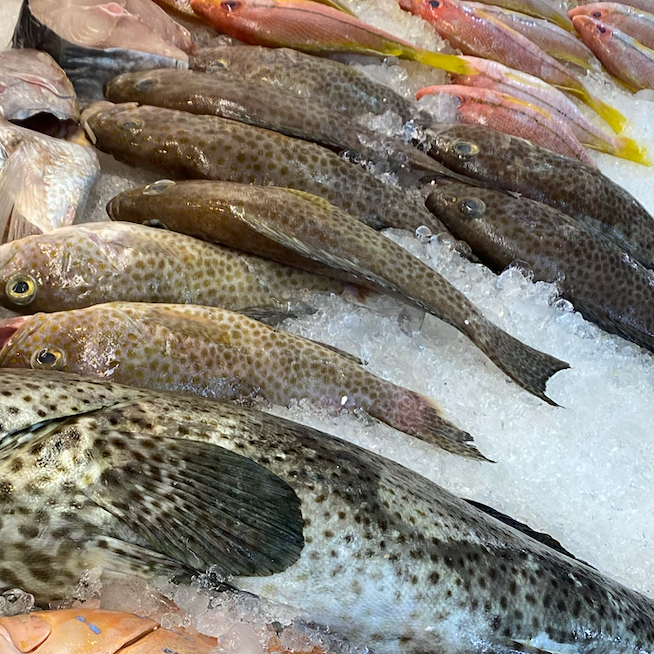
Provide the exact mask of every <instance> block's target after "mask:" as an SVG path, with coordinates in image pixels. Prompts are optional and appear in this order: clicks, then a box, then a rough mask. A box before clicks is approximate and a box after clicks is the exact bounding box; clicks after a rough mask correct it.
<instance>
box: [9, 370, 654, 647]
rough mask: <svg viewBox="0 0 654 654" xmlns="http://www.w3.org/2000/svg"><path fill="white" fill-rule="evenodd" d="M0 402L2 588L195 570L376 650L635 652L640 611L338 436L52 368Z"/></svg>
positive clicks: (617, 589)
mask: <svg viewBox="0 0 654 654" xmlns="http://www.w3.org/2000/svg"><path fill="white" fill-rule="evenodd" d="M0 398H1V399H0V423H1V430H0V439H1V440H0V455H1V456H0V500H1V501H0V517H1V518H2V523H1V527H0V537H1V538H2V544H3V546H2V548H1V549H0V585H1V586H2V588H3V589H6V588H22V589H23V590H25V591H27V592H31V593H33V594H34V595H35V596H36V599H37V601H38V602H40V603H43V602H46V601H48V600H50V599H56V598H58V597H61V596H62V595H63V594H64V593H65V592H66V591H67V590H68V589H69V588H70V587H71V586H72V585H74V584H75V583H76V582H77V580H78V578H79V576H80V575H81V574H82V573H83V572H84V571H85V570H87V569H89V568H93V567H96V566H101V567H102V568H103V569H104V570H105V574H120V573H130V574H138V575H141V576H145V577H148V576H152V575H155V574H166V575H175V576H177V577H179V578H184V577H188V576H191V575H195V574H198V573H201V572H204V571H206V570H207V569H208V568H211V579H214V580H215V582H216V583H219V584H222V585H223V587H224V586H232V587H236V588H238V589H241V590H244V591H246V592H249V593H255V594H257V595H260V596H262V597H266V598H268V599H272V600H275V601H277V602H281V603H284V604H286V605H289V606H292V607H295V608H296V609H297V610H298V612H299V614H300V615H302V616H303V617H304V618H305V619H310V620H313V621H314V622H316V623H318V624H323V625H327V626H328V627H329V628H330V630H332V631H333V632H335V633H337V634H339V635H342V636H344V637H346V638H348V639H349V640H350V641H351V642H353V643H354V644H358V645H367V646H370V647H373V648H374V650H375V651H376V652H379V653H380V654H464V653H465V654H482V653H484V654H510V653H515V652H531V653H532V654H554V653H556V654H563V653H566V654H591V653H593V654H651V653H652V652H654V602H653V601H652V600H651V599H649V598H647V597H645V596H643V595H641V594H639V593H637V592H635V591H632V590H630V589H628V588H626V587H624V586H622V585H620V584H619V583H617V582H615V581H612V580H610V579H609V578H607V577H605V576H603V575H602V574H601V573H600V572H599V571H597V570H595V569H593V568H592V567H590V566H588V565H587V564H585V563H583V562H581V561H579V560H577V559H575V558H574V557H573V556H572V555H571V554H569V553H567V552H565V550H563V549H562V548H560V547H556V546H555V545H554V544H552V545H547V544H545V543H544V542H542V541H540V540H538V539H537V535H536V534H534V532H529V531H528V530H527V529H526V528H525V527H524V526H520V525H519V524H517V523H514V524H516V526H515V527H511V526H509V525H508V524H507V521H506V518H505V517H503V516H501V514H496V513H494V514H493V512H492V511H490V512H489V510H484V509H483V508H481V507H479V506H476V505H471V504H470V503H468V502H466V501H464V500H462V499H460V498H458V497H456V496H454V495H452V494H451V493H449V492H447V491H445V490H444V489H442V488H441V487H439V486H438V485H436V484H434V483H433V482H430V481H428V480H427V479H425V478H423V477H421V476H420V475H418V474H416V473H415V472H412V471H410V470H408V469H406V468H404V467H402V466H401V465H399V464H396V463H394V462H391V461H390V460H387V459H385V458H383V457H381V456H379V455H377V454H375V453H373V452H369V451H366V450H363V449H361V448H360V447H358V446H355V445H353V444H350V443H348V442H345V441H343V440H340V439H338V438H334V437H329V436H327V435H326V434H323V433H321V432H319V431H316V430H314V429H311V428H308V427H305V426H300V425H297V424H295V423H292V422H289V421H287V420H284V419H281V418H278V417H275V416H270V415H265V414H261V413H258V412H256V411H254V410H253V409H248V408H243V407H235V406H232V405H228V404H220V403H218V402H216V401H212V400H207V399H198V398H189V397H183V396H179V397H178V396H174V395H169V394H164V393H156V392H154V391H145V390H139V389H135V388H129V387H125V386H120V385H117V384H112V383H110V382H105V381H100V380H85V379H84V378H80V377H77V376H74V375H70V374H66V373H61V372H59V373H57V372H44V371H25V370H21V371H9V370H0ZM562 510H565V507H562ZM492 514H493V515H497V516H498V517H493V515H492ZM500 518H503V519H500ZM530 534H531V535H530ZM226 592H230V591H226Z"/></svg>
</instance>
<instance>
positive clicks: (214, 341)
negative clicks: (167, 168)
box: [0, 302, 484, 459]
mask: <svg viewBox="0 0 654 654" xmlns="http://www.w3.org/2000/svg"><path fill="white" fill-rule="evenodd" d="M12 330H14V331H13V334H12V333H11V331H12ZM0 335H2V336H1V337H0V341H2V342H1V343H0V346H1V347H2V349H1V350H0V366H2V367H4V368H30V367H31V368H35V369H42V370H63V371H65V372H75V373H78V374H80V375H84V376H86V377H100V378H101V379H107V380H108V381H115V382H118V383H121V384H129V385H132V386H139V387H140V388H151V389H153V390H164V391H165V390H168V391H178V392H183V393H196V394H198V395H204V396H205V397H213V398H216V399H220V400H229V401H238V402H246V401H249V400H252V399H253V398H255V397H257V396H261V397H263V398H264V399H265V400H267V401H269V402H272V403H273V404H279V405H288V404H289V403H290V401H291V400H293V399H296V400H300V399H303V398H308V399H309V400H310V401H311V402H313V403H314V404H316V405H319V406H329V407H336V408H341V409H352V410H353V409H361V408H362V409H364V410H365V411H367V412H368V413H369V414H370V415H371V416H374V417H375V418H378V419H379V420H381V421H382V422H385V423H386V424H388V425H391V427H395V428H396V429H399V430H400V431H404V432H406V433H408V434H411V435H412V436H417V437H418V438H420V439H422V440H425V441H427V442H429V443H433V444H436V445H438V446H440V447H443V448H444V449H446V450H447V451H449V452H453V453H456V454H461V455H463V456H468V457H471V458H473V459H484V457H483V456H482V455H481V454H480V453H479V451H478V450H477V448H476V447H474V446H473V445H469V444H468V443H467V441H470V440H472V438H471V436H470V435H469V434H468V433H466V432H464V431H463V430H461V429H458V428H457V427H455V426H454V425H453V424H451V423H449V422H448V421H447V420H445V419H444V418H443V417H442V413H441V411H440V408H439V407H438V406H437V405H436V403H435V402H433V401H432V400H430V399H429V398H427V397H425V396H424V395H420V394H419V393H415V392H413V391H410V390H408V389H406V388H402V387H401V386H396V385H395V384H392V383H391V382H388V381H385V380H384V379H381V378H379V377H376V376H375V375H373V374H372V373H370V372H368V371H367V370H366V369H365V368H364V366H363V365H361V363H360V362H359V361H358V360H357V359H355V358H354V357H351V356H350V355H347V356H345V355H344V354H342V353H341V352H337V351H334V350H333V349H329V348H327V347H325V346H323V345H320V344H319V343H315V342H314V341H310V340H307V339H305V338H302V337H301V336H296V335H294V334H289V333H287V332H283V331H279V330H277V329H275V328H274V327H269V326H268V325H264V324H263V323H260V322H258V321H257V320H253V319H251V318H248V317H246V316H243V315H241V314H238V313H234V312H232V311H225V310H224V309H217V308H214V307H198V306H194V305H188V304H185V305H179V304H147V303H142V302H113V303H109V304H98V305H94V306H91V307H88V308H86V309H78V310H75V311H60V312H56V313H37V314H36V315H34V316H20V317H17V318H10V319H9V320H6V321H4V322H0Z"/></svg>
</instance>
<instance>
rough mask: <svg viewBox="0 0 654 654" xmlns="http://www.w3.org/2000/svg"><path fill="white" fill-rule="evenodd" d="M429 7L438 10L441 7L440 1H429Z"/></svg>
mask: <svg viewBox="0 0 654 654" xmlns="http://www.w3.org/2000/svg"><path fill="white" fill-rule="evenodd" d="M429 6H430V7H433V8H434V9H438V8H439V7H440V6H441V3H440V0H429Z"/></svg>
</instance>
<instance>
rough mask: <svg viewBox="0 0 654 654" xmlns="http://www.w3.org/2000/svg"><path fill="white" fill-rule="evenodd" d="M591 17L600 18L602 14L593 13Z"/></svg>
mask: <svg viewBox="0 0 654 654" xmlns="http://www.w3.org/2000/svg"><path fill="white" fill-rule="evenodd" d="M591 16H592V17H593V18H601V17H602V12H601V11H594V12H593V13H592V14H591Z"/></svg>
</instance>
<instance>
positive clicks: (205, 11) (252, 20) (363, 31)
mask: <svg viewBox="0 0 654 654" xmlns="http://www.w3.org/2000/svg"><path fill="white" fill-rule="evenodd" d="M191 7H192V8H193V11H195V12H196V13H197V14H198V15H199V16H202V18H204V19H205V20H206V21H207V22H208V23H210V24H211V25H212V26H213V27H214V28H215V29H217V30H218V31H221V32H224V33H225V34H229V36H232V37H234V38H236V39H239V40H240V41H243V42H245V43H249V44H251V45H265V46H270V47H273V48H278V47H284V48H294V49H296V50H303V51H305V52H314V53H320V54H331V53H335V52H352V53H358V54H376V55H382V56H394V57H401V58H404V59H409V60H412V61H419V62H421V63H423V64H427V65H429V66H433V67H434V68H442V69H443V70H447V71H450V72H454V73H460V74H474V72H475V71H474V70H473V69H471V67H470V66H469V64H467V63H465V62H464V61H462V60H461V59H459V57H457V56H456V55H448V54H442V53H440V52H431V51H430V50H425V49H424V48H417V47H414V46H413V45H411V44H410V43H408V42H407V41H402V40H401V39H398V38H396V37H394V36H393V35H392V34H389V33H388V32H384V31H382V30H379V29H377V28H376V27H373V26H372V25H368V24H367V23H363V22H362V21H360V20H358V19H357V18H355V17H353V16H351V15H349V14H347V13H345V12H343V11H339V10H338V9H334V8H333V7H328V6H327V5H323V4H320V3H318V2H312V1H311V0H222V1H221V0H191ZM466 71H467V72H466Z"/></svg>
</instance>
